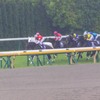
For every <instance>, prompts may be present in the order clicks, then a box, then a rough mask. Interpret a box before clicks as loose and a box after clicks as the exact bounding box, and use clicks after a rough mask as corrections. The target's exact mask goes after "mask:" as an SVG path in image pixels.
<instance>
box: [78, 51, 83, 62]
mask: <svg viewBox="0 0 100 100" xmlns="http://www.w3.org/2000/svg"><path fill="white" fill-rule="evenodd" d="M79 58H82V53H81V52H79V53H78V58H77V61H78V60H79Z"/></svg>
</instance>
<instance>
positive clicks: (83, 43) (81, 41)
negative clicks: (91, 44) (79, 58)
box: [78, 36, 88, 47]
mask: <svg viewBox="0 0 100 100" xmlns="http://www.w3.org/2000/svg"><path fill="white" fill-rule="evenodd" d="M78 43H79V46H80V47H87V46H88V41H87V40H86V38H84V36H79V39H78Z"/></svg>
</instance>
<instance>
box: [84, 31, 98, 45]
mask: <svg viewBox="0 0 100 100" xmlns="http://www.w3.org/2000/svg"><path fill="white" fill-rule="evenodd" d="M83 36H84V38H85V39H86V40H87V41H89V42H91V43H92V47H95V45H94V42H95V41H96V42H97V43H98V41H97V38H98V35H97V33H95V32H87V31H85V32H84V34H83Z"/></svg>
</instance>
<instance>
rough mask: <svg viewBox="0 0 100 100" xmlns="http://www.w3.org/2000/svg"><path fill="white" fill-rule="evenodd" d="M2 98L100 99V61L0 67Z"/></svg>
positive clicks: (22, 99)
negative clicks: (12, 67)
mask: <svg viewBox="0 0 100 100" xmlns="http://www.w3.org/2000/svg"><path fill="white" fill-rule="evenodd" d="M0 100H100V64H76V65H66V66H48V67H47V66H43V67H33V68H32V67H31V68H19V69H0Z"/></svg>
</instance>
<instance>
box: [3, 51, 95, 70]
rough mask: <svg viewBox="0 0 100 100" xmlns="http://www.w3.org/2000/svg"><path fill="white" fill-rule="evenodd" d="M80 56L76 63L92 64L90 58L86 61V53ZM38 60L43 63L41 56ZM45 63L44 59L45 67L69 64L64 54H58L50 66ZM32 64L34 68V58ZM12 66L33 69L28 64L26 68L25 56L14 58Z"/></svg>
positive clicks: (35, 61)
mask: <svg viewBox="0 0 100 100" xmlns="http://www.w3.org/2000/svg"><path fill="white" fill-rule="evenodd" d="M82 55H83V58H82V59H81V58H80V59H79V61H78V62H77V63H93V58H90V59H89V60H87V59H86V53H83V54H82ZM39 58H40V59H41V61H42V62H43V55H41V56H39ZM76 59H77V56H75V61H76ZM47 61H48V60H47V58H45V65H46V66H52V65H65V64H69V62H68V57H67V55H66V54H58V56H57V57H56V59H55V61H54V62H53V63H51V64H47V63H46V62H47ZM34 64H35V67H36V66H38V65H37V60H36V58H35V59H34ZM3 66H4V61H3ZM14 66H15V68H22V67H33V65H32V64H29V66H27V56H16V58H15V60H14Z"/></svg>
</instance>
